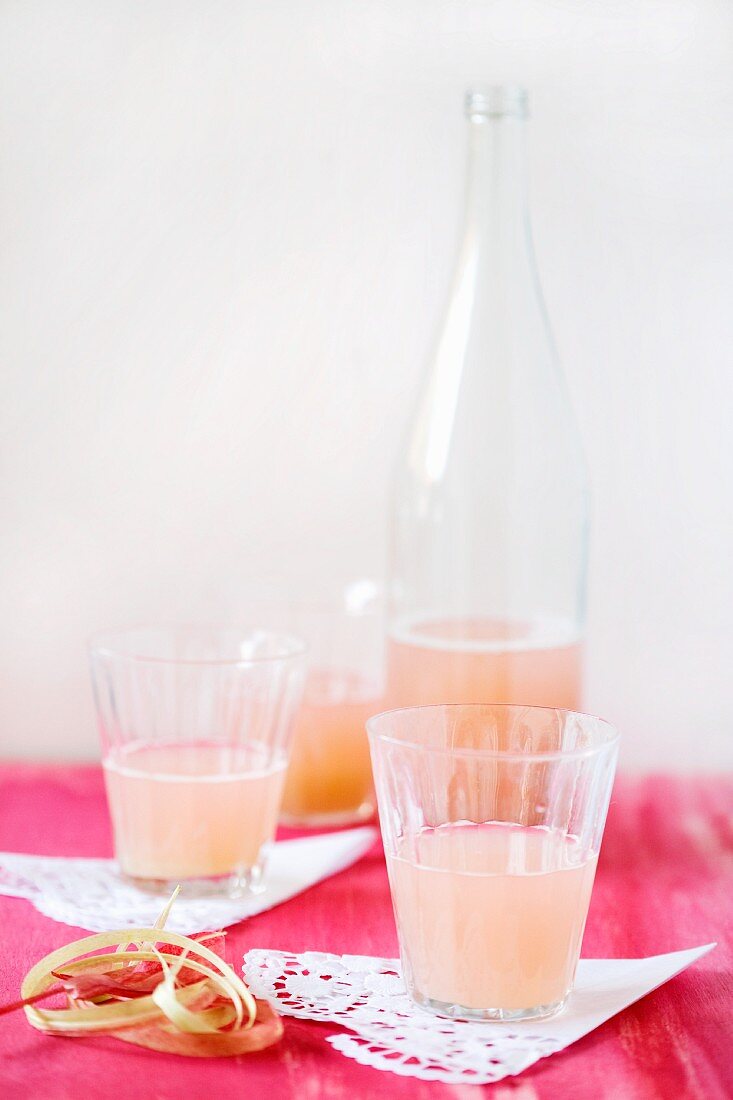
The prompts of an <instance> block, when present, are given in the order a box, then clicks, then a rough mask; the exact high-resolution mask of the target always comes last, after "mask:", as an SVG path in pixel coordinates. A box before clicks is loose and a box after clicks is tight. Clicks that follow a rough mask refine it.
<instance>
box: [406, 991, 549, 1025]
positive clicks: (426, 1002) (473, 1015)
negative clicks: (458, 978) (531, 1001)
mask: <svg viewBox="0 0 733 1100" xmlns="http://www.w3.org/2000/svg"><path fill="white" fill-rule="evenodd" d="M410 996H411V997H412V999H413V1001H414V1002H415V1004H417V1005H419V1006H420V1008H426V1009H427V1010H428V1012H432V1013H434V1014H435V1015H436V1016H447V1017H448V1019H450V1020H470V1021H474V1022H475V1021H476V1020H483V1021H485V1022H486V1023H494V1024H516V1023H519V1022H520V1021H522V1020H546V1019H547V1018H548V1017H549V1016H556V1015H557V1013H558V1012H562V1010H563V1008H564V1007H565V1005H566V1004H567V1000H568V998H567V996H565V997H563V998H562V1000H561V1001H555V1002H553V1003H552V1004H547V1005H535V1006H534V1007H533V1008H466V1007H465V1006H464V1005H454V1004H450V1002H448V1001H436V1000H433V998H431V997H423V995H422V994H421V993H417V992H415V991H414V990H410Z"/></svg>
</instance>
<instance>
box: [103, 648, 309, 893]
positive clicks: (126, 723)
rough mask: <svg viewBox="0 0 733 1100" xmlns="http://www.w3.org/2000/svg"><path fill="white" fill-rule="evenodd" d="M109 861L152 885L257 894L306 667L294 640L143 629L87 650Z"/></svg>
mask: <svg viewBox="0 0 733 1100" xmlns="http://www.w3.org/2000/svg"><path fill="white" fill-rule="evenodd" d="M90 661H91V672H92V684H93V688H94V698H95V702H96V706H97V715H98V723H99V731H100V736H101V741H102V762H103V767H104V777H105V785H106V788H107V799H108V802H109V809H110V814H111V817H112V828H113V833H114V846H115V854H116V857H117V860H118V863H119V865H120V870H121V872H122V873H123V875H125V876H127V877H129V878H131V879H134V880H135V882H136V884H138V885H142V886H146V887H149V888H152V889H156V890H159V889H161V888H163V887H165V888H166V889H169V888H170V887H171V886H173V885H175V884H176V883H184V884H185V888H186V890H187V892H188V893H189V894H197V893H201V894H203V893H208V892H219V891H226V892H227V893H229V894H230V895H231V896H239V895H242V894H245V893H247V892H250V891H256V890H258V889H259V888H260V887H261V882H262V875H263V869H264V860H265V855H266V851H267V847H268V845H269V843H270V841H271V840H272V838H273V836H274V833H275V828H276V825H277V816H278V812H279V809H280V800H281V797H282V791H283V783H284V780H285V771H286V767H287V761H288V754H289V751H290V742H291V736H292V729H293V720H294V717H295V712H296V710H297V707H298V703H299V701H300V697H301V694H302V688H303V679H304V671H305V646H304V644H303V643H302V642H301V641H300V640H299V639H298V638H296V637H293V636H289V635H286V634H275V633H271V632H267V631H262V630H252V631H250V632H248V633H247V632H238V631H235V630H231V629H199V628H180V629H177V628H170V629H169V628H150V629H140V630H128V631H120V632H117V633H109V634H104V635H99V636H97V637H95V638H94V639H93V640H92V642H91V644H90Z"/></svg>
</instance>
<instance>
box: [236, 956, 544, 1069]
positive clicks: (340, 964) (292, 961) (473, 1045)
mask: <svg viewBox="0 0 733 1100" xmlns="http://www.w3.org/2000/svg"><path fill="white" fill-rule="evenodd" d="M244 976H245V981H246V982H247V984H248V986H249V987H250V989H251V990H252V992H253V993H254V994H255V996H257V997H261V998H264V999H266V1000H270V1001H272V1002H273V1003H274V1004H275V1006H276V1007H277V1009H278V1011H279V1012H281V1013H282V1014H283V1015H285V1016H297V1017H299V1018H300V1019H304V1020H321V1021H327V1022H330V1023H335V1024H341V1025H342V1026H343V1027H347V1028H349V1029H350V1030H351V1031H353V1032H355V1034H353V1035H331V1036H329V1038H328V1040H327V1041H328V1042H329V1043H330V1044H331V1046H333V1047H335V1049H336V1050H339V1051H341V1053H342V1054H345V1055H346V1056H347V1058H353V1059H354V1060H355V1061H357V1062H361V1064H362V1065H368V1066H373V1067H375V1068H376V1069H385V1070H390V1071H391V1072H392V1073H397V1074H400V1075H401V1076H404V1077H420V1078H421V1079H422V1080H424V1081H444V1082H446V1083H448V1084H461V1083H463V1084H485V1083H488V1082H491V1081H500V1080H501V1078H502V1077H507V1076H509V1075H510V1074H515V1073H521V1071H522V1070H523V1069H526V1068H527V1066H531V1065H532V1063H533V1062H536V1061H537V1059H538V1058H542V1057H544V1056H545V1055H546V1054H552V1053H553V1052H554V1051H556V1050H560V1049H562V1047H563V1046H564V1045H565V1043H564V1041H563V1040H562V1039H558V1038H553V1037H552V1036H543V1035H541V1034H539V1033H537V1034H532V1033H531V1032H530V1034H526V1033H519V1032H518V1031H517V1030H515V1029H513V1028H512V1027H511V1025H506V1024H499V1025H492V1024H486V1023H468V1022H465V1021H461V1020H448V1019H443V1018H440V1017H437V1016H434V1015H433V1014H432V1013H429V1012H424V1011H421V1010H419V1009H416V1007H415V1005H414V1004H413V1002H412V1001H411V1000H410V998H409V997H408V995H407V993H406V991H405V986H404V983H403V981H402V978H401V976H400V964H399V961H398V960H397V959H374V958H370V957H368V956H363V955H325V954H321V953H320V952H316V951H307V952H305V953H304V954H302V955H293V954H290V953H288V952H286V951H249V952H248V953H247V954H246V955H245V957H244Z"/></svg>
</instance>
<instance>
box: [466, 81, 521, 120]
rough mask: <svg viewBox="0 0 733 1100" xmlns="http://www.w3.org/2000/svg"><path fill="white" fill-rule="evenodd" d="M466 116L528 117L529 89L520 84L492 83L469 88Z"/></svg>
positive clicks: (472, 117)
mask: <svg viewBox="0 0 733 1100" xmlns="http://www.w3.org/2000/svg"><path fill="white" fill-rule="evenodd" d="M465 109H466V118H468V119H474V118H526V117H527V115H528V113H529V109H528V97H527V89H526V88H522V87H520V86H519V85H518V84H490V85H487V86H485V87H484V86H479V87H475V88H469V90H468V91H467V92H466V99H465Z"/></svg>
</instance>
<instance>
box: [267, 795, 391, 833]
mask: <svg viewBox="0 0 733 1100" xmlns="http://www.w3.org/2000/svg"><path fill="white" fill-rule="evenodd" d="M375 812H376V807H375V805H374V803H373V802H362V804H361V806H357V807H356V809H354V810H339V811H337V812H336V813H327V814H317V813H313V814H289V813H281V814H280V824H281V825H285V826H287V827H288V828H289V829H328V828H332V829H333V828H338V827H339V826H341V825H362V824H363V823H364V822H365V821H371V819H372V818H373V817H374V814H375Z"/></svg>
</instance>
